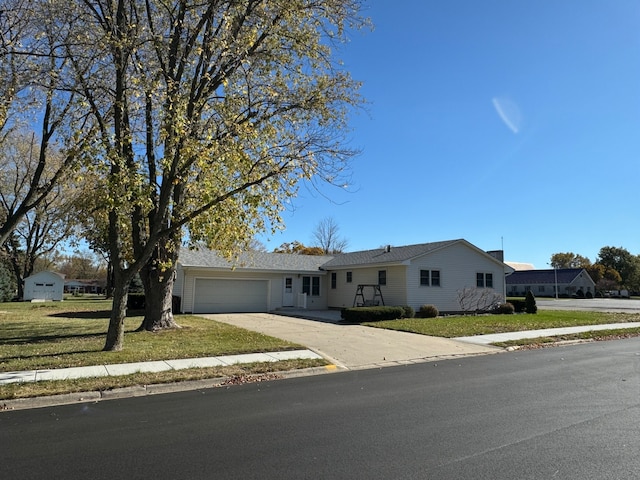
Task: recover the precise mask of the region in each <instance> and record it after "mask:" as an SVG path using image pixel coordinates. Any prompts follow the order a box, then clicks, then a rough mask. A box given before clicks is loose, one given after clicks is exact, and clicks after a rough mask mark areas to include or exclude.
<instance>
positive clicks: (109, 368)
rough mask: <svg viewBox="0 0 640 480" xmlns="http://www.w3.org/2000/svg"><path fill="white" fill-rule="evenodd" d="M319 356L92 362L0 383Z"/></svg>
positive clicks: (293, 353) (9, 376) (0, 377)
mask: <svg viewBox="0 0 640 480" xmlns="http://www.w3.org/2000/svg"><path fill="white" fill-rule="evenodd" d="M316 358H317V359H320V358H322V357H321V356H320V355H318V354H317V353H315V352H312V351H311V350H289V351H284V352H269V353H249V354H244V355H226V356H219V357H205V358H186V359H177V360H159V361H154V362H138V363H121V364H114V365H95V366H90V367H73V368H57V369H52V370H28V371H24V372H4V373H0V385H3V384H8V383H20V382H37V381H43V380H72V379H76V378H88V377H106V376H110V375H130V374H132V373H143V372H146V373H148V372H163V371H167V370H182V369H185V368H203V367H225V366H230V365H238V364H242V363H258V362H278V361H281V360H295V359H316Z"/></svg>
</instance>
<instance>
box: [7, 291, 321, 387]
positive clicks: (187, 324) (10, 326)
mask: <svg viewBox="0 0 640 480" xmlns="http://www.w3.org/2000/svg"><path fill="white" fill-rule="evenodd" d="M110 308H111V302H110V301H106V300H101V299H82V298H81V299H76V298H71V299H68V300H65V301H63V302H46V303H0V372H11V371H21V370H36V369H49V368H66V367H78V366H87V365H103V364H115V363H130V362H143V361H152V360H169V359H178V358H195V357H211V356H219V355H232V354H240V353H254V352H270V351H279V350H293V349H298V348H304V347H302V346H300V345H297V344H294V343H291V342H287V341H286V340H281V339H278V338H274V337H269V336H267V335H263V334H261V333H257V332H252V331H249V330H244V329H241V328H237V327H234V326H232V325H228V324H225V323H220V322H215V321H213V320H208V319H205V318H201V317H197V316H191V315H177V316H176V321H177V322H178V324H180V325H181V326H182V327H183V328H181V329H178V330H170V331H163V332H158V333H151V332H135V331H134V330H135V329H136V328H138V326H139V325H140V323H141V321H142V317H140V316H132V317H129V318H127V320H126V322H125V338H124V350H123V351H120V352H103V351H102V348H103V346H104V342H105V338H106V331H107V326H108V323H109V312H110ZM326 364H327V362H325V361H324V360H300V361H288V362H273V364H269V365H266V366H265V365H262V364H255V365H248V366H235V367H221V368H215V369H189V370H177V371H169V372H162V373H161V374H135V375H128V376H123V377H101V378H97V379H80V380H74V381H67V382H36V383H24V384H10V385H0V399H7V398H18V397H25V396H36V395H51V394H57V393H68V392H76V391H87V390H106V389H112V388H117V387H123V386H131V385H140V384H149V383H159V382H173V381H182V380H193V379H202V378H212V377H221V376H229V375H249V374H252V373H261V374H262V373H265V372H267V371H279V370H290V369H296V368H306V367H312V366H319V365H326Z"/></svg>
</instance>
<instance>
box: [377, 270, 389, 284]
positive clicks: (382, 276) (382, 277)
mask: <svg viewBox="0 0 640 480" xmlns="http://www.w3.org/2000/svg"><path fill="white" fill-rule="evenodd" d="M386 284H387V271H386V270H378V285H386Z"/></svg>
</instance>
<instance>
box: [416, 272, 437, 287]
mask: <svg viewBox="0 0 640 480" xmlns="http://www.w3.org/2000/svg"><path fill="white" fill-rule="evenodd" d="M420 285H422V286H425V287H428V286H431V287H439V286H440V270H420Z"/></svg>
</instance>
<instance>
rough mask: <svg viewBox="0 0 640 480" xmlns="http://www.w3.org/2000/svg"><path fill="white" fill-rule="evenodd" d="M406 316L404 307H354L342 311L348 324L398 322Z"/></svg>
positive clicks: (342, 315) (343, 317) (343, 318)
mask: <svg viewBox="0 0 640 480" xmlns="http://www.w3.org/2000/svg"><path fill="white" fill-rule="evenodd" d="M404 315H405V309H404V308H403V307H354V308H343V309H342V311H341V317H342V320H343V321H345V322H348V323H362V322H380V321H382V320H396V319H398V318H402V317H403V316H404Z"/></svg>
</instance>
